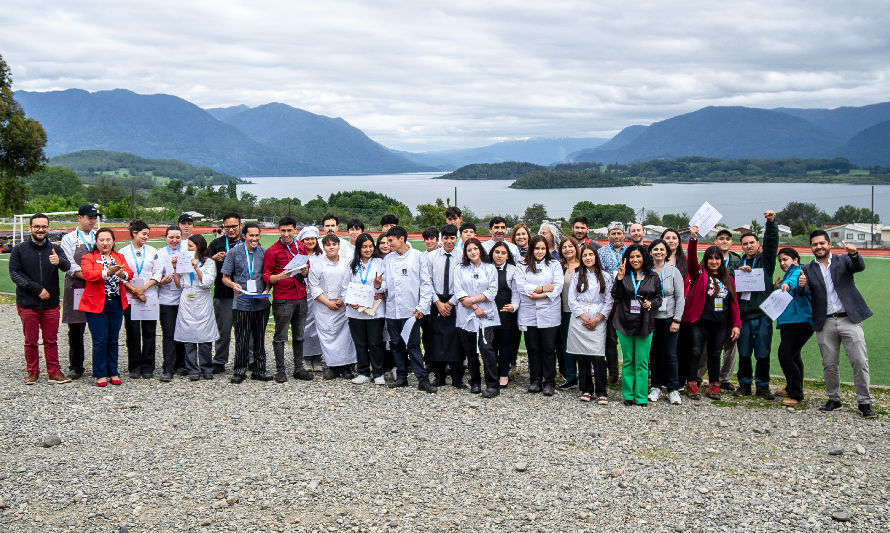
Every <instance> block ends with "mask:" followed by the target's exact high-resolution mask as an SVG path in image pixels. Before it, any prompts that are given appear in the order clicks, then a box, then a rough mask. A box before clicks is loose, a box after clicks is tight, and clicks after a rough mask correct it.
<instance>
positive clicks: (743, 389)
mask: <svg viewBox="0 0 890 533" xmlns="http://www.w3.org/2000/svg"><path fill="white" fill-rule="evenodd" d="M732 395H733V396H736V397H738V398H741V397H742V396H751V385H750V384H748V385H739V387H738V388H737V389H736V390H735V392H733V393H732Z"/></svg>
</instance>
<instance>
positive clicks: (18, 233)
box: [12, 211, 100, 244]
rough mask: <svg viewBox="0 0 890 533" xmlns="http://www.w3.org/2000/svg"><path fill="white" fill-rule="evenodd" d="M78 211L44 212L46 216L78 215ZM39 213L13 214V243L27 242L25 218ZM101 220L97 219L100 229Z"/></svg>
mask: <svg viewBox="0 0 890 533" xmlns="http://www.w3.org/2000/svg"><path fill="white" fill-rule="evenodd" d="M77 213H78V212H77V211H54V212H52V213H42V214H44V215H46V216H52V215H77ZM36 214H37V213H22V214H19V215H13V216H12V243H13V244H21V243H23V242H25V219H26V218H31V217H32V216H34V215H36ZM99 220H100V218H97V219H96V229H99Z"/></svg>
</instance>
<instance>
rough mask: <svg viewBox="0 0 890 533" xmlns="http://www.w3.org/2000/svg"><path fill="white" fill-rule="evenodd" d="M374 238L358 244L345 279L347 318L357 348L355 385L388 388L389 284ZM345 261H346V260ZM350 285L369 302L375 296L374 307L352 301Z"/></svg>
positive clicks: (367, 237)
mask: <svg viewBox="0 0 890 533" xmlns="http://www.w3.org/2000/svg"><path fill="white" fill-rule="evenodd" d="M373 255H374V238H373V237H371V235H369V234H367V233H362V234H361V235H359V236H358V237H357V238H356V240H355V245H354V249H353V256H352V257H351V258H350V259H349V261H348V263H347V267H348V268H347V269H346V273H345V274H344V276H343V287H342V294H344V295H346V296H344V302H346V318H347V319H349V333H350V335H351V336H352V343H353V344H354V345H355V358H356V374H357V375H356V376H355V378H354V379H353V380H352V382H353V383H355V384H357V385H360V384H362V383H367V382H369V381H371V372H372V371H373V376H374V384H375V385H386V380H385V379H384V378H383V371H384V368H383V356H384V343H383V331H384V329H385V328H386V322H385V321H386V300H384V298H385V297H386V283H384V282H383V259H381V258H379V257H373ZM343 261H346V259H345V258H344V259H343ZM377 279H379V280H380V287H378V288H375V287H374V280H377ZM350 285H352V287H353V288H356V287H358V288H359V289H360V292H362V293H363V296H364V297H365V298H367V297H370V293H373V295H374V296H373V297H374V300H373V304H372V305H371V306H367V305H364V304H367V303H368V302H363V303H362V304H360V303H358V301H356V302H353V301H350V299H349V296H351V294H350V293H349V288H350Z"/></svg>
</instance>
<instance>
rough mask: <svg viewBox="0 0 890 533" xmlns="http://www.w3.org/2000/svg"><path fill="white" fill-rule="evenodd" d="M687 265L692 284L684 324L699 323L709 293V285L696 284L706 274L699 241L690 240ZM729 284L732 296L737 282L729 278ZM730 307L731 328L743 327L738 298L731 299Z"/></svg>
mask: <svg viewBox="0 0 890 533" xmlns="http://www.w3.org/2000/svg"><path fill="white" fill-rule="evenodd" d="M686 265H687V266H688V272H689V280H690V281H689V282H690V284H691V286H690V288H689V290H688V291H687V294H686V307H685V308H684V309H683V322H697V321H698V319H699V318H701V314H702V311H704V309H705V299H706V296H707V291H708V284H707V283H704V281H703V282H702V283H696V282H697V281H698V279H699V278H700V277H701V276H702V274H704V273H705V272H704V270H705V269H704V268H703V267H702V266H701V265H700V264H699V263H698V241H697V240H695V239H689V247H688V248H687V252H686ZM729 283H730V286H731V287H732V291H731V294H736V292H735V280H733V279H732V276H729ZM729 303H730V305H729V313H730V314H729V327H731V328H740V327H742V317H741V314H740V313H739V302H738V301H736V298H735V297H733V298H730V302H729Z"/></svg>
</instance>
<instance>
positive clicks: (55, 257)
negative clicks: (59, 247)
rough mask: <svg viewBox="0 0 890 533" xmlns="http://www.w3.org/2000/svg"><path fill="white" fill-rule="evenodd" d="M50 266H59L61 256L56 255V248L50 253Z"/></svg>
mask: <svg viewBox="0 0 890 533" xmlns="http://www.w3.org/2000/svg"><path fill="white" fill-rule="evenodd" d="M49 264H51V265H53V266H59V256H58V255H57V254H56V249H55V248H53V250H52V251H51V252H50V253H49Z"/></svg>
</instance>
